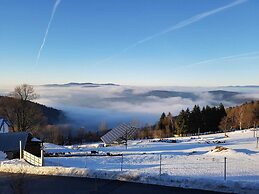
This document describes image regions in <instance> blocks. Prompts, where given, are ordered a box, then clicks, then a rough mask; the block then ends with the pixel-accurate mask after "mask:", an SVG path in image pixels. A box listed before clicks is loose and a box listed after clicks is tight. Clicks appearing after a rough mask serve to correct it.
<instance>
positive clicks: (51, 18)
mask: <svg viewBox="0 0 259 194" xmlns="http://www.w3.org/2000/svg"><path fill="white" fill-rule="evenodd" d="M60 2H61V0H56V2H55V4H54V6H53V9H52V12H51V16H50V19H49V23H48V26H47V29H46V32H45V34H44V37H43V40H42V43H41V46H40V49H39V51H38V54H37V60H36V65H37V64H38V62H39V59H40V56H41V51H42V49H43V48H44V45H45V42H46V39H47V36H48V33H49V28H50V26H51V23H52V20H53V18H54V16H55V13H56V10H57V8H58V5H59V4H60Z"/></svg>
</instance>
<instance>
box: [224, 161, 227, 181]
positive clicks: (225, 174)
mask: <svg viewBox="0 0 259 194" xmlns="http://www.w3.org/2000/svg"><path fill="white" fill-rule="evenodd" d="M224 180H227V158H226V157H224Z"/></svg>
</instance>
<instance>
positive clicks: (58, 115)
mask: <svg viewBox="0 0 259 194" xmlns="http://www.w3.org/2000/svg"><path fill="white" fill-rule="evenodd" d="M6 100H15V99H12V98H10V97H6V96H0V102H1V103H5V101H6ZM30 104H31V105H32V107H35V109H39V110H40V111H41V112H42V114H43V116H44V117H45V118H46V119H47V120H46V122H47V124H50V125H54V124H58V123H61V122H63V121H64V120H66V119H65V116H64V113H63V111H61V110H57V109H55V108H51V107H47V106H45V105H42V104H38V103H35V102H30ZM0 110H1V104H0ZM0 116H1V115H0Z"/></svg>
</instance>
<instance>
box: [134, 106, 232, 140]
mask: <svg viewBox="0 0 259 194" xmlns="http://www.w3.org/2000/svg"><path fill="white" fill-rule="evenodd" d="M226 115H227V113H226V111H225V107H224V106H223V104H220V105H219V106H213V107H210V106H205V107H202V108H200V106H199V105H195V106H194V107H193V109H192V110H190V109H189V108H187V109H186V110H181V112H180V113H179V115H178V116H176V117H173V116H172V114H171V113H170V112H169V113H168V114H167V115H166V114H165V113H162V115H161V116H160V119H159V121H158V122H157V124H156V125H154V126H145V127H144V128H143V129H142V130H141V131H140V132H139V137H141V138H143V137H145V136H146V137H148V138H157V137H159V138H165V137H172V136H173V135H179V136H185V135H187V134H195V133H203V132H207V131H218V130H219V124H220V122H221V120H222V118H224V117H225V116H226Z"/></svg>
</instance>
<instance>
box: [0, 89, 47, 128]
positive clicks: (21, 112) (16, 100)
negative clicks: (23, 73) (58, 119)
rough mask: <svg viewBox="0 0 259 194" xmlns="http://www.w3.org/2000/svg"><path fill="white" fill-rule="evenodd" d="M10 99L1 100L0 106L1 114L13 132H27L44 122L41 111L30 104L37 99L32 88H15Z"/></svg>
mask: <svg viewBox="0 0 259 194" xmlns="http://www.w3.org/2000/svg"><path fill="white" fill-rule="evenodd" d="M10 97H11V98H10ZM10 97H5V98H3V99H2V100H1V102H0V105H1V112H2V114H3V116H5V117H6V118H7V119H8V120H9V122H10V123H11V126H12V129H13V131H28V130H31V129H32V128H33V127H34V126H37V125H40V124H41V123H42V122H44V119H45V118H44V116H43V114H42V112H41V110H40V109H39V108H38V107H37V106H35V105H34V104H33V103H32V102H30V101H31V100H35V99H36V98H37V97H38V95H37V94H36V93H35V91H34V88H33V87H32V86H30V85H27V84H23V85H20V86H17V87H15V89H14V91H13V92H12V93H11V94H10Z"/></svg>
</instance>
